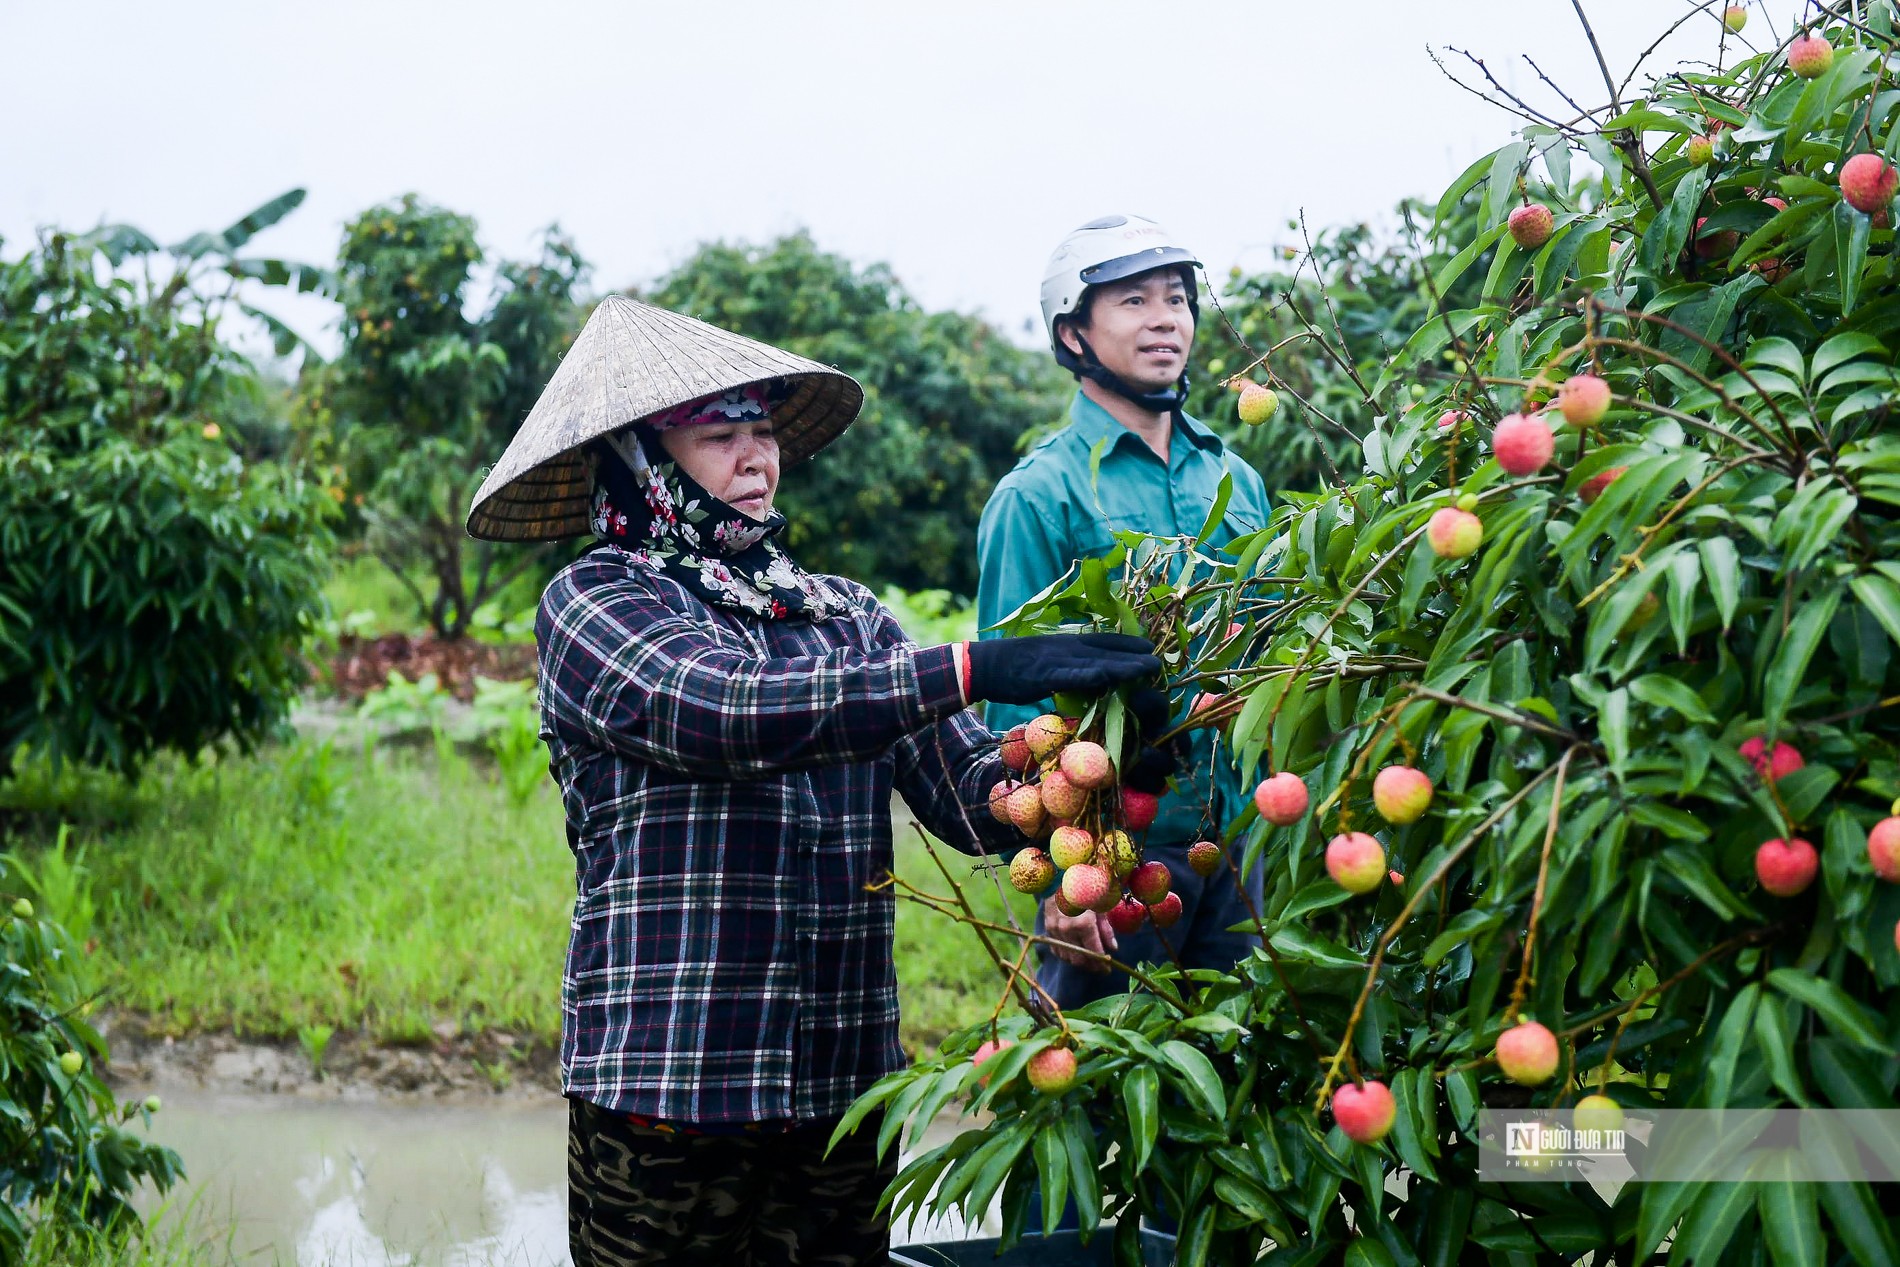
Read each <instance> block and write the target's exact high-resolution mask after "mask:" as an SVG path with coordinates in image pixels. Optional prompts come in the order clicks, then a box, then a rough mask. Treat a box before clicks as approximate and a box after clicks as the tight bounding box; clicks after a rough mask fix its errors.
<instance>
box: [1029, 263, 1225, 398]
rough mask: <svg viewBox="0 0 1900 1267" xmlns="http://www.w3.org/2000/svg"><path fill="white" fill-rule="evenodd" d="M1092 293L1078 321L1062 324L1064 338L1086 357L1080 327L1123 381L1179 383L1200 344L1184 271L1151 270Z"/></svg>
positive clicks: (1148, 387) (1145, 386)
mask: <svg viewBox="0 0 1900 1267" xmlns="http://www.w3.org/2000/svg"><path fill="white" fill-rule="evenodd" d="M1091 291H1092V293H1091V296H1090V303H1089V305H1088V308H1087V310H1086V311H1085V312H1082V313H1080V314H1079V315H1078V320H1077V322H1076V323H1075V324H1073V325H1072V324H1071V323H1070V322H1066V321H1065V322H1063V323H1062V325H1061V327H1060V331H1061V337H1062V341H1063V342H1064V343H1066V344H1068V345H1069V348H1070V350H1071V351H1073V352H1075V353H1076V355H1078V356H1080V355H1081V353H1082V347H1081V344H1080V342H1079V341H1078V340H1077V339H1076V331H1077V329H1079V330H1080V331H1081V333H1082V336H1083V337H1084V338H1086V339H1087V340H1088V342H1089V346H1090V347H1092V348H1094V349H1095V356H1096V359H1098V360H1099V361H1101V363H1102V364H1103V365H1104V366H1105V367H1107V369H1108V370H1109V371H1110V372H1111V373H1113V374H1114V375H1115V376H1116V377H1118V378H1120V379H1121V380H1122V381H1123V382H1125V383H1128V384H1129V385H1131V386H1133V387H1136V388H1138V389H1140V390H1142V391H1165V390H1166V389H1167V388H1169V387H1171V386H1173V384H1174V382H1175V380H1176V379H1178V378H1180V377H1181V372H1182V371H1183V370H1185V369H1186V368H1187V358H1188V350H1189V349H1190V348H1192V347H1193V346H1194V312H1193V310H1192V309H1191V308H1189V307H1188V291H1187V286H1186V284H1185V283H1184V282H1183V281H1182V280H1181V274H1180V271H1179V270H1178V269H1174V268H1157V269H1151V270H1150V271H1148V272H1146V273H1137V274H1135V275H1134V276H1133V277H1130V278H1126V279H1125V280H1122V281H1118V282H1104V283H1102V284H1101V285H1099V286H1095V287H1092V288H1091Z"/></svg>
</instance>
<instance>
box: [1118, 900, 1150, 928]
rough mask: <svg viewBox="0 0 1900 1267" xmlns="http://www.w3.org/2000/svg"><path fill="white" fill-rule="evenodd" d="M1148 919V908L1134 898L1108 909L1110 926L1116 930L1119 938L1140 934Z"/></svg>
mask: <svg viewBox="0 0 1900 1267" xmlns="http://www.w3.org/2000/svg"><path fill="white" fill-rule="evenodd" d="M1147 918H1148V908H1147V907H1145V906H1143V905H1142V904H1141V903H1140V902H1137V901H1135V899H1134V898H1132V897H1130V898H1123V899H1122V900H1121V901H1119V902H1117V903H1115V905H1113V906H1111V907H1109V908H1108V926H1109V927H1110V928H1112V929H1114V930H1115V934H1116V936H1118V937H1126V936H1128V935H1129V934H1130V933H1138V932H1140V931H1141V925H1142V923H1143V921H1145V920H1146V919H1147Z"/></svg>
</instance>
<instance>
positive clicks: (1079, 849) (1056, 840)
mask: <svg viewBox="0 0 1900 1267" xmlns="http://www.w3.org/2000/svg"><path fill="white" fill-rule="evenodd" d="M1094 856H1095V837H1093V836H1091V835H1089V834H1088V832H1086V831H1084V830H1083V829H1082V828H1080V827H1076V826H1073V825H1071V826H1067V827H1058V828H1056V829H1055V831H1053V832H1051V833H1050V835H1049V859H1050V861H1052V862H1054V863H1055V864H1056V866H1058V867H1061V868H1062V869H1063V870H1065V871H1066V870H1068V869H1069V868H1070V867H1073V866H1075V865H1076V864H1077V863H1082V862H1087V861H1088V860H1089V859H1091V858H1093V857H1094Z"/></svg>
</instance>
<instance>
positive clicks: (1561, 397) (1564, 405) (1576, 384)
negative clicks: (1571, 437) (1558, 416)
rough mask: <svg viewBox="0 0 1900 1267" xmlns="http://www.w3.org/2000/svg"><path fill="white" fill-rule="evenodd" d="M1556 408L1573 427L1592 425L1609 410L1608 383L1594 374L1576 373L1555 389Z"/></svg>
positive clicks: (1599, 420) (1601, 419)
mask: <svg viewBox="0 0 1900 1267" xmlns="http://www.w3.org/2000/svg"><path fill="white" fill-rule="evenodd" d="M1557 408H1558V410H1560V411H1561V412H1562V413H1563V416H1564V421H1565V422H1567V423H1569V424H1570V425H1571V426H1573V427H1594V426H1596V425H1597V424H1598V423H1599V422H1602V421H1603V416H1604V415H1605V414H1607V413H1609V412H1610V385H1609V384H1608V383H1606V382H1604V381H1603V380H1602V379H1600V378H1598V377H1597V376H1596V375H1595V374H1577V375H1574V376H1573V377H1570V378H1567V379H1565V380H1564V385H1563V386H1562V387H1559V388H1558V389H1557Z"/></svg>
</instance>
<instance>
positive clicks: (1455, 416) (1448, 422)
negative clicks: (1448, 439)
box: [1438, 409, 1471, 431]
mask: <svg viewBox="0 0 1900 1267" xmlns="http://www.w3.org/2000/svg"><path fill="white" fill-rule="evenodd" d="M1470 421H1471V415H1470V414H1468V413H1466V412H1465V411H1464V410H1462V409H1447V410H1446V411H1445V412H1444V413H1442V414H1439V415H1438V429H1439V430H1440V431H1450V430H1451V429H1452V428H1454V427H1457V426H1461V425H1462V424H1464V423H1467V422H1470Z"/></svg>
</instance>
